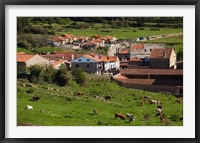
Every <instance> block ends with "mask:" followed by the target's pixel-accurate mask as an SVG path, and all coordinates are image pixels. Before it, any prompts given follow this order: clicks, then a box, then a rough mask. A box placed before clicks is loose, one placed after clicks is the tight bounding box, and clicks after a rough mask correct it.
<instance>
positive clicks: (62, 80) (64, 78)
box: [54, 69, 70, 86]
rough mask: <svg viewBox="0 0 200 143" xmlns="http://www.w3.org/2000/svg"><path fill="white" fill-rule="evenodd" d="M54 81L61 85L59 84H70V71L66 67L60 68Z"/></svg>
mask: <svg viewBox="0 0 200 143" xmlns="http://www.w3.org/2000/svg"><path fill="white" fill-rule="evenodd" d="M54 81H55V82H56V83H57V84H58V85H59V86H65V85H68V84H69V81H70V76H69V73H68V72H67V71H66V70H65V69H59V70H58V71H57V73H56V74H55V79H54Z"/></svg>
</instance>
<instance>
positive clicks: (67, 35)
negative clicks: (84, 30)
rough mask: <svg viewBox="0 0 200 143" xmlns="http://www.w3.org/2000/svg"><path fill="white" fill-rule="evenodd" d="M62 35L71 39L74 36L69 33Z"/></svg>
mask: <svg viewBox="0 0 200 143" xmlns="http://www.w3.org/2000/svg"><path fill="white" fill-rule="evenodd" d="M62 37H64V38H66V39H70V40H73V39H74V37H75V36H74V35H71V34H63V35H62Z"/></svg>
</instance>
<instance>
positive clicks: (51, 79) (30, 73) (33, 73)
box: [18, 65, 87, 86]
mask: <svg viewBox="0 0 200 143" xmlns="http://www.w3.org/2000/svg"><path fill="white" fill-rule="evenodd" d="M19 72H20V71H19ZM26 75H27V76H26V77H21V76H18V78H24V79H28V80H29V82H33V83H41V82H47V83H51V84H56V85H59V86H66V85H69V84H70V83H71V81H75V82H76V83H77V84H79V85H81V86H84V85H85V84H86V79H87V77H86V73H85V72H83V70H82V69H79V68H77V69H75V70H73V71H72V72H71V71H69V70H68V69H67V68H66V67H65V66H61V68H60V69H59V70H57V69H54V68H52V67H49V66H40V65H33V66H31V67H29V68H27V69H26Z"/></svg>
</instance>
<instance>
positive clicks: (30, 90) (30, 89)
mask: <svg viewBox="0 0 200 143" xmlns="http://www.w3.org/2000/svg"><path fill="white" fill-rule="evenodd" d="M34 91H35V89H33V88H29V89H28V90H27V91H26V92H27V93H33V92H34Z"/></svg>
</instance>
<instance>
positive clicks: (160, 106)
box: [26, 92, 183, 123]
mask: <svg viewBox="0 0 200 143" xmlns="http://www.w3.org/2000/svg"><path fill="white" fill-rule="evenodd" d="M75 95H76V96H83V95H84V93H83V92H77V93H76V94H75ZM104 98H105V100H111V96H110V95H108V96H105V97H104ZM39 99H40V97H39V96H37V95H35V96H33V97H32V101H33V102H36V101H38V100H39ZM175 102H176V103H179V104H180V103H182V100H181V99H180V98H177V99H176V100H175ZM145 104H155V105H157V108H156V110H155V116H156V117H160V123H163V122H164V121H167V122H170V121H169V119H168V118H167V116H166V115H165V114H164V112H163V104H162V102H160V100H153V99H151V96H144V97H143V100H142V101H141V102H140V104H139V105H140V106H144V105H145ZM26 109H28V110H31V109H33V106H31V105H27V106H26ZM93 115H99V112H98V110H97V109H94V110H93ZM114 118H115V119H121V120H126V119H127V120H128V121H129V122H134V121H135V115H132V114H130V113H126V115H124V114H122V113H115V114H114ZM144 119H145V120H148V119H149V115H145V116H144ZM182 120H183V117H181V118H180V120H179V121H182Z"/></svg>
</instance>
